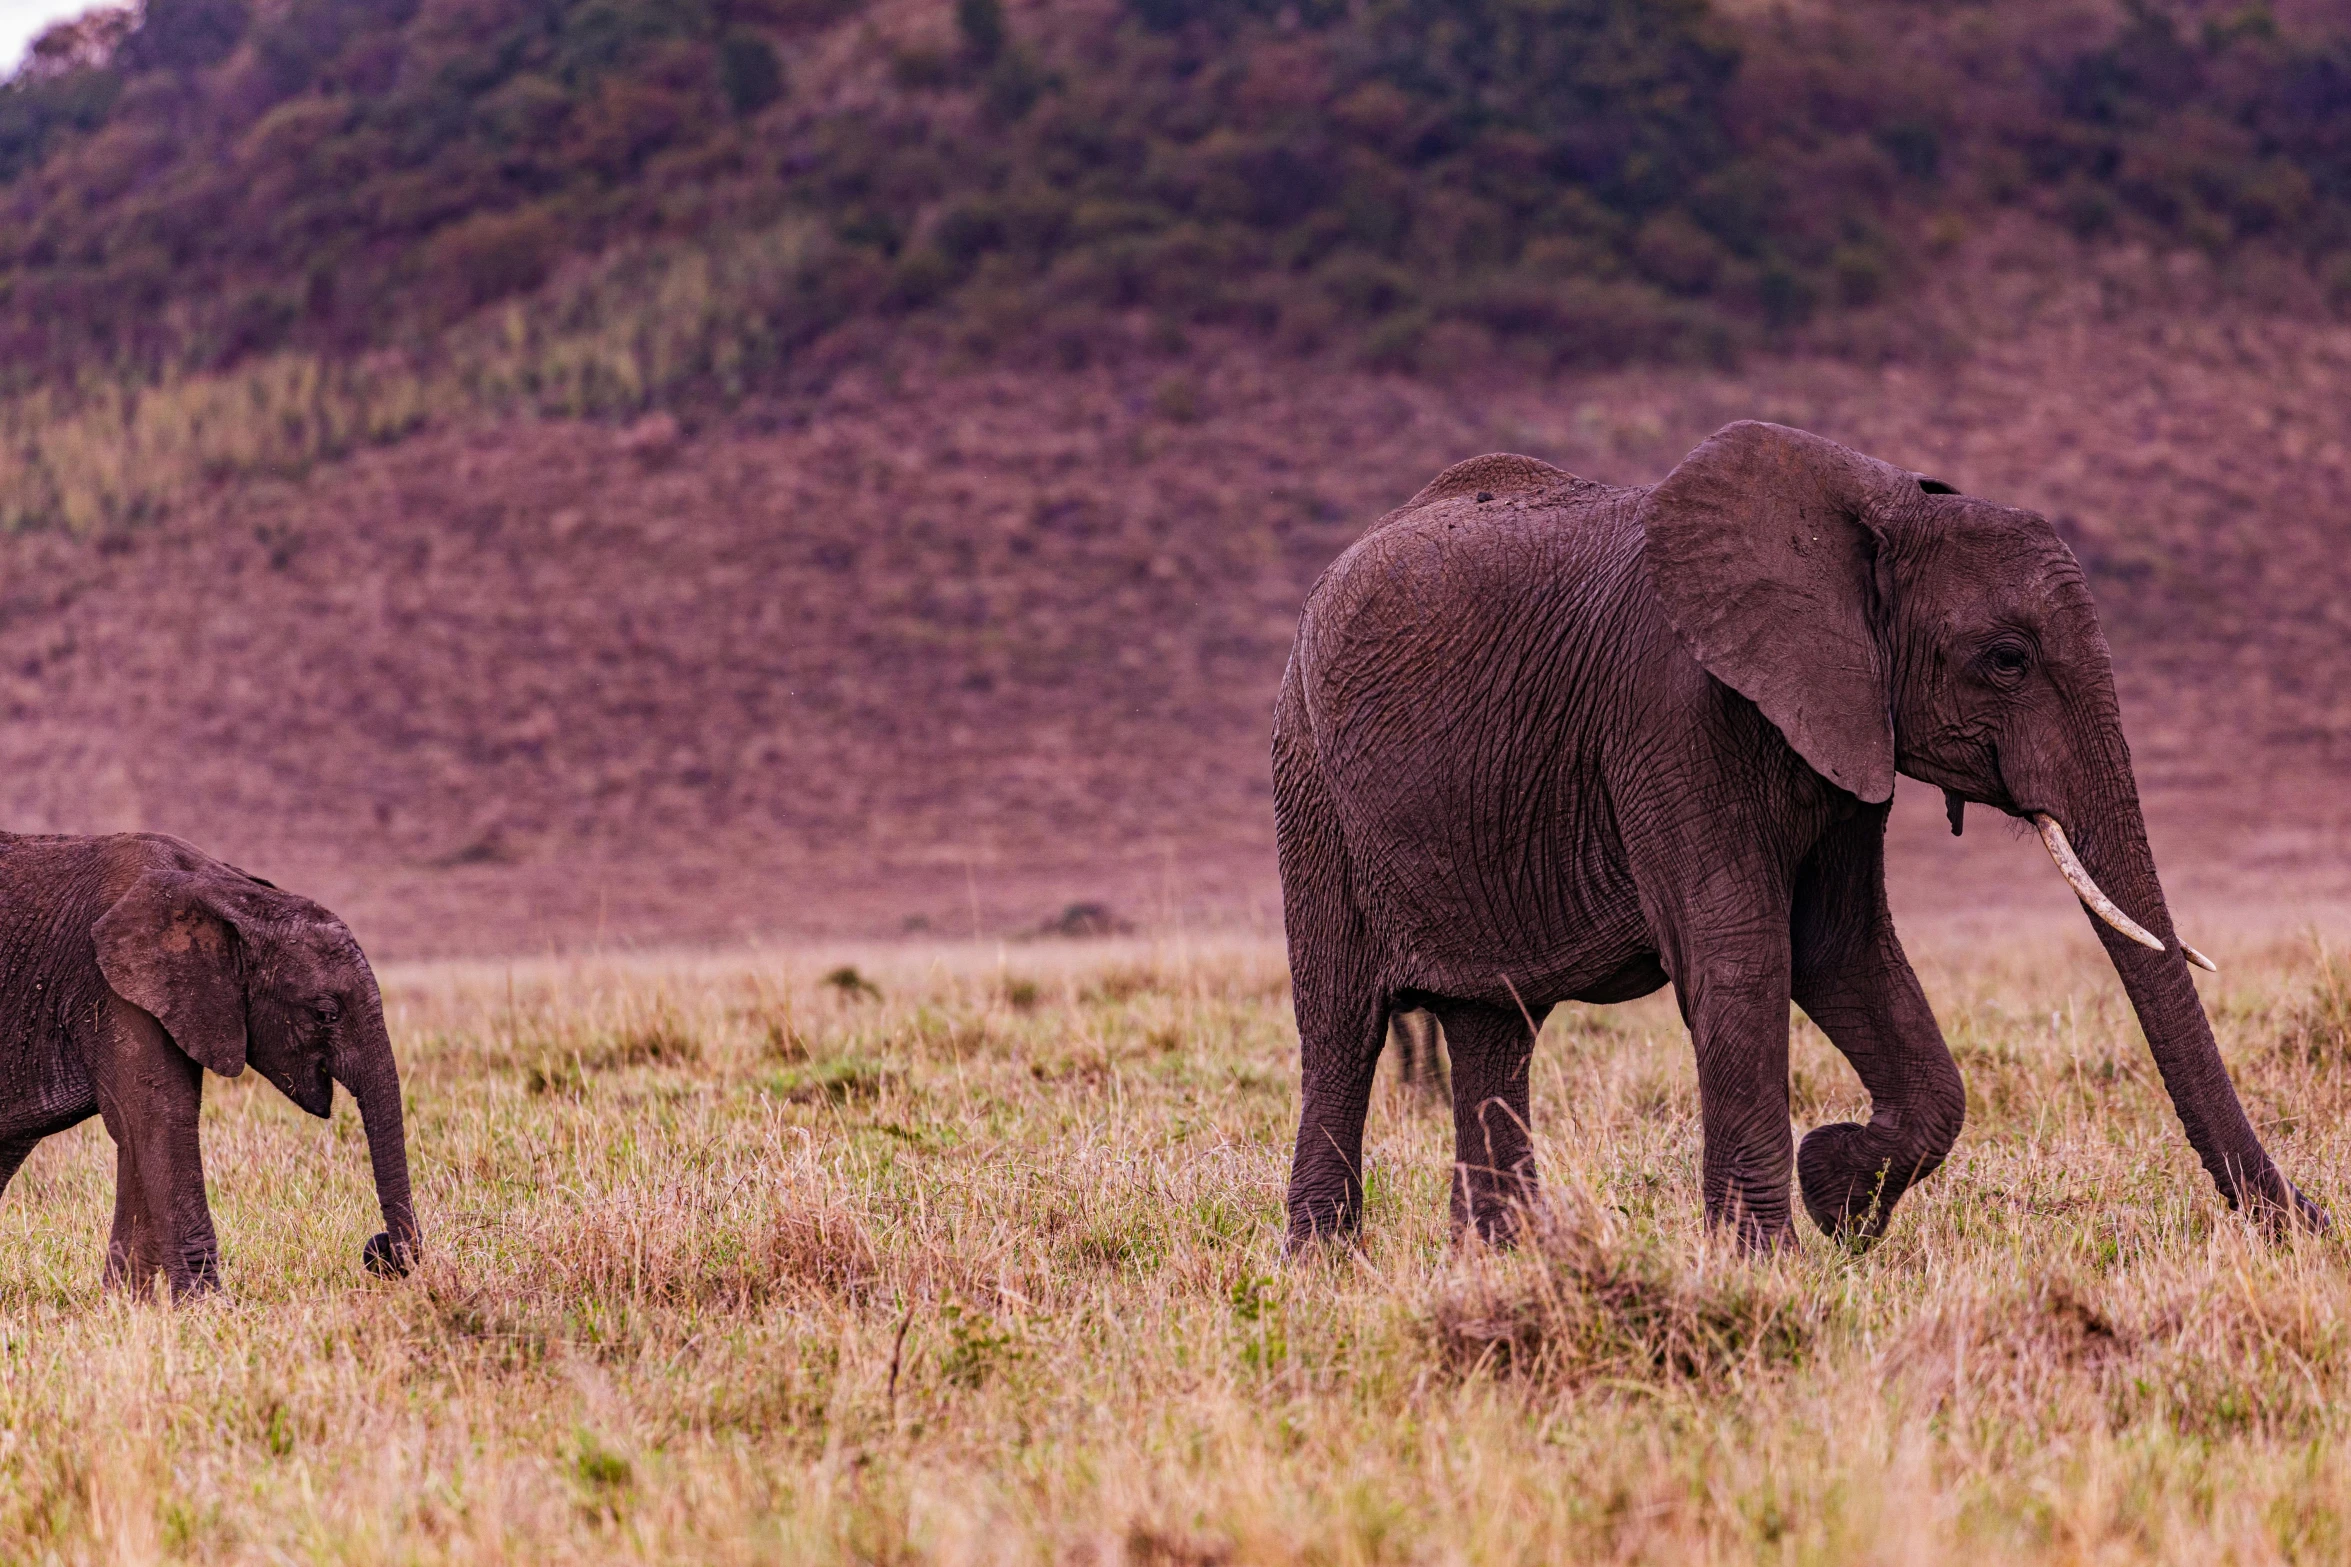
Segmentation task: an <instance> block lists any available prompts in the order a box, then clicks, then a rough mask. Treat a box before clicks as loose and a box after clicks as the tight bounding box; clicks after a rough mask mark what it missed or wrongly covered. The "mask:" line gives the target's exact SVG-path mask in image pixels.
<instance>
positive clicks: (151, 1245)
mask: <svg viewBox="0 0 2351 1567" xmlns="http://www.w3.org/2000/svg"><path fill="white" fill-rule="evenodd" d="M110 1130H111V1128H110ZM133 1149H134V1145H133V1144H132V1143H131V1142H130V1141H129V1140H128V1139H127V1138H126V1137H121V1136H118V1137H117V1138H116V1140H115V1145H114V1230H113V1233H112V1234H110V1235H109V1236H108V1237H107V1241H106V1287H107V1288H108V1289H110V1290H123V1291H126V1292H128V1293H129V1294H130V1295H132V1296H133V1297H135V1298H137V1299H139V1300H145V1299H146V1298H147V1297H148V1296H149V1295H151V1294H153V1293H154V1291H155V1274H156V1270H158V1269H159V1268H161V1267H162V1266H163V1256H162V1253H161V1251H160V1250H159V1249H158V1248H157V1246H156V1244H155V1226H154V1225H152V1224H150V1223H149V1222H148V1219H147V1194H146V1191H145V1190H144V1188H142V1187H141V1186H140V1184H139V1170H138V1164H137V1158H136V1154H135V1153H134V1151H133Z"/></svg>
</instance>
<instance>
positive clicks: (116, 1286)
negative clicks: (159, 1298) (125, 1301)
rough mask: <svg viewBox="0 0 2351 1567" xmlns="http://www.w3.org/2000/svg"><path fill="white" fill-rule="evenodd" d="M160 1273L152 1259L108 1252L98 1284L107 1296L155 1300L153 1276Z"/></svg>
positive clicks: (120, 1252)
mask: <svg viewBox="0 0 2351 1567" xmlns="http://www.w3.org/2000/svg"><path fill="white" fill-rule="evenodd" d="M159 1271H161V1269H160V1267H159V1265H158V1264H157V1263H156V1261H155V1259H153V1258H152V1257H145V1258H141V1257H134V1256H131V1255H129V1254H128V1253H125V1252H122V1251H117V1250H112V1249H110V1250H108V1252H107V1253H106V1272H105V1273H104V1275H102V1276H101V1278H100V1280H99V1283H100V1285H101V1287H102V1288H104V1289H105V1291H106V1293H107V1294H109V1295H125V1296H128V1297H129V1298H130V1299H132V1300H153V1299H154V1298H155V1275H156V1274H157V1273H158V1272H159Z"/></svg>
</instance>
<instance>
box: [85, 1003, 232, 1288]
mask: <svg viewBox="0 0 2351 1567" xmlns="http://www.w3.org/2000/svg"><path fill="white" fill-rule="evenodd" d="M108 1023H109V1026H111V1027H112V1028H113V1029H114V1030H115V1037H114V1040H113V1046H114V1048H113V1050H112V1051H111V1052H109V1066H108V1069H107V1070H106V1072H105V1073H104V1074H103V1075H104V1076H106V1077H107V1078H109V1079H110V1081H109V1082H107V1083H105V1084H104V1085H102V1087H101V1090H100V1094H99V1099H100V1110H101V1113H102V1114H103V1115H104V1116H105V1118H106V1129H107V1131H108V1132H110V1133H112V1134H113V1137H114V1142H115V1147H116V1149H117V1150H118V1153H119V1155H120V1158H119V1164H118V1172H119V1173H118V1179H117V1182H116V1190H115V1218H116V1230H117V1234H118V1235H123V1239H124V1241H125V1259H126V1266H127V1267H128V1268H129V1269H130V1270H132V1271H136V1270H137V1269H138V1268H139V1267H141V1266H142V1265H144V1266H146V1267H147V1268H148V1269H149V1273H148V1274H145V1275H141V1276H140V1277H139V1278H137V1279H134V1280H132V1281H131V1282H132V1283H133V1284H134V1285H142V1284H143V1283H144V1281H145V1278H146V1277H148V1276H151V1274H152V1272H153V1271H154V1270H156V1269H160V1270H161V1272H162V1273H163V1276H164V1280H165V1282H166V1283H168V1284H169V1285H170V1286H171V1292H172V1295H173V1297H174V1298H181V1297H185V1296H189V1295H200V1294H203V1293H205V1292H206V1291H208V1290H212V1289H216V1288H218V1287H219V1284H220V1242H219V1241H218V1239H217V1238H216V1237H215V1236H214V1234H213V1229H212V1209H211V1207H210V1206H209V1205H208V1204H207V1203H206V1202H205V1200H204V1157H203V1153H202V1151H201V1150H200V1149H199V1148H198V1146H197V1141H196V1123H197V1118H198V1116H199V1115H200V1114H201V1113H202V1110H203V1107H204V1078H203V1068H201V1067H199V1066H198V1065H197V1064H196V1063H195V1062H194V1061H192V1060H190V1059H189V1058H188V1057H187V1056H185V1055H183V1054H182V1053H181V1052H180V1050H179V1048H178V1047H177V1046H175V1045H174V1044H173V1043H172V1042H171V1039H170V1037H169V1036H168V1035H166V1034H165V1033H164V1032H163V1029H162V1027H161V1026H160V1025H158V1024H157V1023H156V1021H155V1019H154V1018H153V1017H151V1016H149V1015H148V1014H147V1013H145V1012H143V1011H141V1010H139V1009H138V1008H136V1007H133V1006H130V1005H128V1004H127V1003H125V1004H121V1005H117V1006H116V1007H114V1008H112V1009H111V1012H110V1015H109V1018H108ZM126 1194H128V1195H127V1196H126ZM126 1201H127V1202H129V1203H131V1204H133V1205H134V1206H135V1207H136V1210H137V1211H136V1212H135V1213H133V1214H130V1215H129V1216H128V1217H129V1220H130V1227H129V1231H128V1233H127V1235H124V1233H123V1222H124V1219H125V1217H126V1215H125V1210H124V1203H125V1202H126ZM113 1257H114V1254H113V1249H112V1248H111V1247H110V1248H109V1250H108V1258H107V1268H108V1275H109V1277H110V1278H111V1277H112V1275H113V1268H114V1261H113ZM148 1258H152V1262H147V1261H146V1259H148Z"/></svg>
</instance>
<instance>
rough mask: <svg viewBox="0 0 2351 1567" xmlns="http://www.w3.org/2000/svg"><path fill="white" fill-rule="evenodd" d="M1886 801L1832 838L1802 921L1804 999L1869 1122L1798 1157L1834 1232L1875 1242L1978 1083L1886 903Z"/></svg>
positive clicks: (1818, 862) (1811, 1201)
mask: <svg viewBox="0 0 2351 1567" xmlns="http://www.w3.org/2000/svg"><path fill="white" fill-rule="evenodd" d="M1885 830H1886V809H1885V807H1883V806H1880V807H1878V808H1876V809H1874V810H1872V811H1870V812H1867V813H1865V814H1864V815H1863V816H1861V817H1860V818H1858V819H1856V820H1855V821H1852V822H1849V823H1845V824H1842V825H1841V826H1839V827H1838V828H1837V829H1836V830H1834V831H1833V832H1831V833H1830V834H1829V835H1828V836H1826V837H1824V838H1823V839H1822V841H1821V843H1820V846H1819V847H1818V848H1817V849H1815V850H1814V851H1813V854H1812V857H1811V858H1810V859H1809V860H1808V861H1807V862H1806V863H1805V866H1804V869H1803V872H1802V874H1801V875H1800V876H1799V878H1798V881H1797V888H1796V899H1795V908H1794V911H1793V915H1792V918H1791V921H1790V935H1791V941H1792V949H1793V961H1794V973H1793V984H1792V987H1791V988H1792V990H1793V992H1794V995H1795V998H1796V1004H1797V1005H1798V1006H1800V1007H1802V1008H1803V1009H1804V1011H1805V1015H1806V1016H1808V1017H1810V1018H1811V1019H1812V1021H1813V1022H1814V1023H1816V1024H1818V1025H1819V1026H1820V1030H1821V1032H1822V1033H1824V1034H1826V1035H1828V1037H1829V1042H1830V1043H1831V1044H1833V1045H1835V1046H1836V1047H1837V1049H1838V1050H1840V1051H1841V1052H1843V1053H1844V1056H1845V1059H1846V1060H1848V1061H1850V1062H1852V1063H1853V1070H1854V1071H1855V1072H1857V1073H1858V1074H1860V1077H1861V1083H1862V1086H1863V1087H1864V1088H1867V1089H1868V1090H1869V1099H1870V1116H1869V1123H1868V1124H1867V1125H1866V1126H1863V1125H1856V1124H1854V1123H1852V1122H1843V1123H1839V1124H1837V1125H1833V1126H1823V1127H1818V1128H1816V1129H1814V1130H1813V1131H1812V1132H1811V1133H1810V1134H1809V1135H1807V1136H1806V1137H1805V1139H1804V1146H1803V1148H1802V1150H1801V1151H1800V1152H1799V1153H1798V1154H1797V1158H1796V1173H1797V1179H1798V1181H1799V1182H1800V1184H1801V1185H1802V1187H1803V1191H1804V1207H1805V1210H1806V1211H1807V1212H1809V1213H1810V1214H1811V1215H1812V1220H1813V1222H1814V1223H1815V1224H1817V1225H1819V1226H1820V1228H1821V1231H1822V1233H1824V1234H1827V1235H1831V1236H1838V1237H1841V1238H1844V1239H1848V1240H1852V1241H1857V1242H1867V1241H1872V1240H1875V1239H1876V1238H1877V1237H1878V1236H1880V1235H1882V1234H1883V1233H1885V1228H1886V1222H1887V1220H1888V1219H1889V1218H1890V1217H1891V1216H1892V1214H1893V1209H1894V1203H1895V1201H1896V1200H1897V1199H1899V1198H1900V1197H1901V1195H1902V1194H1903V1192H1905V1191H1906V1190H1908V1189H1909V1188H1910V1187H1911V1186H1912V1185H1914V1184H1916V1183H1917V1182H1918V1181H1920V1180H1922V1179H1923V1178H1925V1177H1926V1176H1928V1175H1930V1174H1932V1173H1933V1172H1934V1171H1935V1169H1936V1168H1937V1167H1938V1166H1940V1165H1941V1164H1942V1162H1943V1157H1944V1155H1946V1154H1948V1153H1949V1152H1950V1151H1951V1145H1952V1143H1954V1142H1955V1141H1957V1140H1958V1137H1959V1128H1960V1123H1961V1122H1962V1121H1963V1120H1965V1118H1966V1115H1967V1090H1966V1088H1965V1087H1964V1086H1963V1085H1962V1084H1961V1082H1960V1080H1959V1067H1958V1065H1957V1064H1956V1063H1955V1062H1953V1061H1952V1059H1951V1051H1950V1048H1949V1047H1948V1046H1946V1045H1945V1044H1944V1043H1943V1030H1942V1029H1941V1027H1940V1026H1938V1025H1937V1024H1936V1022H1935V1014H1934V1012H1933V1011H1932V1010H1931V1009H1930V1008H1929V1007H1928V1006H1927V999H1926V993H1925V992H1924V991H1923V990H1921V989H1920V988H1919V983H1918V976H1917V975H1916V974H1915V973H1913V972H1912V971H1911V968H1910V960H1909V959H1908V958H1907V957H1906V956H1904V955H1903V951H1902V944H1901V942H1900V941H1899V940H1897V939H1896V937H1895V935H1894V919H1893V915H1892V914H1891V913H1890V912H1889V911H1888V909H1887V907H1886V881H1885Z"/></svg>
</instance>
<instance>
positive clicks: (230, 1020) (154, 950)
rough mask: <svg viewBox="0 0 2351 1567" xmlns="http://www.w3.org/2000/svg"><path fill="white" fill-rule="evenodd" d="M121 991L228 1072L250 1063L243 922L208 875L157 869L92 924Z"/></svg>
mask: <svg viewBox="0 0 2351 1567" xmlns="http://www.w3.org/2000/svg"><path fill="white" fill-rule="evenodd" d="M90 935H91V937H92V939H93V940H95V941H96V943H97V946H98V968H99V971H100V972H101V973H103V974H104V975H105V976H106V983H107V984H108V985H109V986H111V987H113V990H114V993H115V994H116V995H118V996H120V997H122V998H123V999H124V1000H125V1001H128V1002H129V1003H131V1005H133V1006H135V1007H140V1008H143V1009H144V1010H146V1011H148V1012H151V1013H153V1014H154V1016H155V1020H156V1021H157V1022H158V1023H161V1024H162V1025H163V1027H164V1031H165V1032H166V1033H168V1034H170V1035H171V1038H172V1043H174V1044H176V1045H178V1046H179V1047H180V1049H181V1050H183V1051H185V1052H186V1053H187V1054H188V1055H189V1056H191V1057H192V1058H194V1059H195V1060H196V1061H197V1062H198V1063H200V1064H201V1065H203V1066H206V1067H209V1068H211V1069H212V1070H213V1071H215V1072H218V1073H219V1074H220V1075H221V1076H223V1077H235V1076H236V1075H237V1074H238V1073H240V1072H242V1071H244V1070H245V990H244V984H243V982H242V980H241V979H240V977H239V974H238V963H237V958H238V953H237V946H238V942H239V939H240V938H239V937H238V935H237V931H236V927H235V926H234V925H232V924H231V923H230V922H229V920H228V919H227V918H226V917H225V916H224V915H223V914H222V913H221V912H220V911H219V909H218V908H216V907H215V906H214V904H213V902H212V901H211V900H210V899H209V897H208V896H207V893H206V889H205V886H204V881H203V878H201V877H197V876H190V875H187V874H185V873H181V872H173V871H164V872H150V873H148V874H147V875H144V876H142V877H140V878H139V880H138V881H137V883H135V884H134V885H133V886H132V888H131V890H130V891H128V892H126V893H124V894H123V895H122V897H121V898H119V899H117V900H116V902H115V905H114V907H113V908H111V909H108V910H107V911H106V913H105V914H104V915H102V916H101V917H100V918H99V920H98V923H97V924H95V925H93V926H91V927H90Z"/></svg>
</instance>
